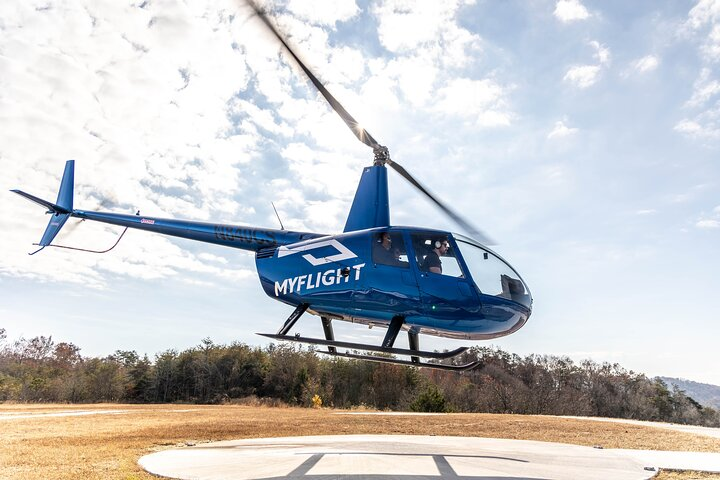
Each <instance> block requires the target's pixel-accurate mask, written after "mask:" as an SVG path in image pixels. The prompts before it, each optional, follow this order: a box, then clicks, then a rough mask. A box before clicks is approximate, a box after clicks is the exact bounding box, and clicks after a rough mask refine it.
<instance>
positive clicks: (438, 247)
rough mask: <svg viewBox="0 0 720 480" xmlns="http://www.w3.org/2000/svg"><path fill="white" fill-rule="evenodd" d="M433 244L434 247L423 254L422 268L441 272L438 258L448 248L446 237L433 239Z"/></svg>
mask: <svg viewBox="0 0 720 480" xmlns="http://www.w3.org/2000/svg"><path fill="white" fill-rule="evenodd" d="M433 246H434V247H435V248H433V249H432V250H431V251H430V253H428V254H427V255H425V260H423V270H425V271H426V272H432V273H442V261H441V260H440V257H442V256H443V255H445V254H446V253H447V251H448V249H449V248H450V244H449V243H448V241H447V240H446V239H445V240H435V243H433Z"/></svg>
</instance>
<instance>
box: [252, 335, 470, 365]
mask: <svg viewBox="0 0 720 480" xmlns="http://www.w3.org/2000/svg"><path fill="white" fill-rule="evenodd" d="M258 335H262V336H263V337H267V338H272V339H273V340H286V341H288V342H299V343H309V344H311V345H327V346H330V347H340V348H351V349H353V350H370V351H372V352H380V353H387V354H391V355H411V356H414V357H422V358H436V359H443V358H452V357H455V356H457V355H460V354H461V353H463V352H465V351H466V350H467V349H468V347H460V348H456V349H455V350H452V351H450V352H428V351H423V350H411V349H408V348H391V347H380V346H376V345H368V344H366V343H352V342H340V341H337V340H325V339H322V338H310V337H300V336H297V335H275V334H272V333H258ZM320 353H330V352H322V351H321V352H320ZM333 353H335V352H333ZM340 355H342V354H340ZM371 358H375V357H371ZM390 360H392V359H390Z"/></svg>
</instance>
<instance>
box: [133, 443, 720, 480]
mask: <svg viewBox="0 0 720 480" xmlns="http://www.w3.org/2000/svg"><path fill="white" fill-rule="evenodd" d="M657 453H659V452H654V454H653V453H651V454H649V455H647V456H643V455H644V454H647V452H645V451H634V450H612V449H606V450H603V449H596V448H592V447H581V446H576V445H566V444H560V443H547V442H535V441H529V440H505V439H492V438H475V437H435V436H410V435H338V436H315V437H285V438H266V439H251V440H233V441H226V442H215V443H207V444H203V445H198V446H193V447H187V448H180V449H174V450H165V451H162V452H157V453H153V454H151V455H146V456H144V457H142V458H141V459H140V461H139V463H140V465H141V466H142V467H143V468H144V469H145V470H147V471H148V472H150V473H154V474H156V475H160V476H164V477H169V478H179V479H193V480H206V479H207V480H210V479H261V478H268V479H269V478H303V479H322V480H328V479H335V478H343V479H349V480H351V479H361V478H372V479H375V480H383V479H401V478H404V479H407V478H420V479H438V478H454V479H486V480H490V479H495V478H497V479H500V478H502V479H516V480H520V479H557V480H563V479H567V480H590V479H598V480H601V479H602V480H606V479H609V478H612V479H615V480H625V479H627V480H640V479H647V478H652V477H653V476H654V475H655V474H656V473H657V471H656V470H655V468H657V467H658V466H660V467H665V468H672V467H668V466H667V465H662V463H663V462H665V463H667V461H668V459H670V462H672V458H671V457H673V454H678V455H679V456H682V458H683V459H686V460H687V458H688V457H685V456H684V455H686V454H685V453H684V452H663V453H662V454H661V455H656V454H657ZM689 455H690V460H689V461H690V463H691V464H694V463H693V462H695V463H697V462H700V463H703V462H705V463H704V464H703V465H704V466H705V467H710V468H704V469H706V470H712V469H713V468H712V467H713V466H714V467H715V468H717V471H720V453H707V454H703V453H692V454H689ZM653 463H655V464H653ZM675 468H677V467H675ZM681 468H692V467H688V466H684V467H681ZM701 469H703V468H701Z"/></svg>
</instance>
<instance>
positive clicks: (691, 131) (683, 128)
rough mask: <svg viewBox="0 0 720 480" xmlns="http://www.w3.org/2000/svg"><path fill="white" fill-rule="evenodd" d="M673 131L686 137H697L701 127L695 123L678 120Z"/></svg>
mask: <svg viewBox="0 0 720 480" xmlns="http://www.w3.org/2000/svg"><path fill="white" fill-rule="evenodd" d="M673 129H674V130H675V131H677V132H680V133H685V134H687V135H699V134H700V133H701V132H702V131H703V129H702V127H701V126H700V125H699V124H698V123H697V122H693V121H692V120H688V119H683V120H680V121H679V122H678V123H676V124H675V127H673Z"/></svg>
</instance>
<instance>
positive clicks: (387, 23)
mask: <svg viewBox="0 0 720 480" xmlns="http://www.w3.org/2000/svg"><path fill="white" fill-rule="evenodd" d="M460 7H461V4H460V2H458V1H456V0H422V1H411V0H385V1H383V2H381V3H380V4H379V5H377V6H376V7H375V8H374V9H373V13H374V14H375V16H376V17H377V18H378V22H379V26H378V34H379V38H380V42H381V43H382V45H383V46H384V47H385V48H386V49H388V50H389V51H391V52H393V53H396V54H410V53H414V54H416V55H421V56H431V57H432V58H434V59H436V60H437V61H439V62H440V63H442V64H444V65H448V66H455V67H458V66H463V65H465V64H466V63H467V62H468V60H469V57H468V55H469V54H470V53H472V52H473V51H477V50H479V48H480V42H481V39H480V37H479V36H477V35H475V34H472V33H470V32H469V31H468V30H466V29H464V28H461V27H460V26H459V25H458V24H457V22H456V20H455V17H456V15H457V12H458V9H459V8H460Z"/></svg>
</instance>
